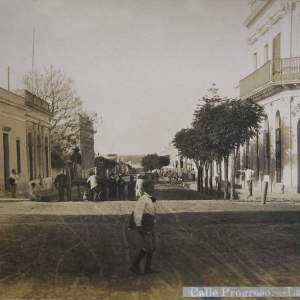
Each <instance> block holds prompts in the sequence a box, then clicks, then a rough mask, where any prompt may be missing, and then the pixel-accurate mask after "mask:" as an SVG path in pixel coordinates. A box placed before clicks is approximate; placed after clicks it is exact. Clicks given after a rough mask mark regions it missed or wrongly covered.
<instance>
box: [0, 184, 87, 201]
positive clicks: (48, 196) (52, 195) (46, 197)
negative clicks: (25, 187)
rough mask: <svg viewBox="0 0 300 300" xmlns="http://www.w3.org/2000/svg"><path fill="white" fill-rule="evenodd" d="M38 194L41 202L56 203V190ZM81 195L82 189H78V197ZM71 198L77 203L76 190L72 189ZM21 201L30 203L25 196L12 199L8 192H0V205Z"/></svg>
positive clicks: (57, 197) (57, 196)
mask: <svg viewBox="0 0 300 300" xmlns="http://www.w3.org/2000/svg"><path fill="white" fill-rule="evenodd" d="M38 193H39V194H41V195H42V200H41V202H58V199H59V195H58V191H57V189H56V188H53V189H52V190H45V191H39V192H38ZM82 194H83V189H80V195H82ZM66 197H67V196H66V192H65V201H67V200H66ZM72 198H73V199H74V200H75V201H78V190H77V188H75V187H74V188H72ZM22 201H31V200H30V199H29V197H28V196H27V194H23V195H18V194H17V197H16V198H12V197H11V194H10V192H8V193H7V194H6V193H5V191H2V190H1V191H0V203H1V202H22Z"/></svg>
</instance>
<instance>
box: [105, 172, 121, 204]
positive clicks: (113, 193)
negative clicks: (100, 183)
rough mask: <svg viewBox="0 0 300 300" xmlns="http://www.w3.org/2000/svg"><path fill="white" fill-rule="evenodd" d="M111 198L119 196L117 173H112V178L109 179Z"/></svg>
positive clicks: (114, 198)
mask: <svg viewBox="0 0 300 300" xmlns="http://www.w3.org/2000/svg"><path fill="white" fill-rule="evenodd" d="M107 186H108V192H109V200H116V198H117V187H118V185H117V180H116V178H115V173H111V174H110V178H109V179H108V180H107Z"/></svg>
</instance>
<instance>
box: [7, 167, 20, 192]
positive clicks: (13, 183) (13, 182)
mask: <svg viewBox="0 0 300 300" xmlns="http://www.w3.org/2000/svg"><path fill="white" fill-rule="evenodd" d="M8 183H9V186H10V191H11V196H12V197H13V198H16V192H17V184H18V174H17V171H16V169H12V170H11V173H10V175H9V177H8Z"/></svg>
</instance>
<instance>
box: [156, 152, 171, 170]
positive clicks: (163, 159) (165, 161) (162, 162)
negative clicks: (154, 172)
mask: <svg viewBox="0 0 300 300" xmlns="http://www.w3.org/2000/svg"><path fill="white" fill-rule="evenodd" d="M158 163H159V169H161V168H162V167H164V166H168V165H169V164H170V156H168V155H162V156H159V158H158Z"/></svg>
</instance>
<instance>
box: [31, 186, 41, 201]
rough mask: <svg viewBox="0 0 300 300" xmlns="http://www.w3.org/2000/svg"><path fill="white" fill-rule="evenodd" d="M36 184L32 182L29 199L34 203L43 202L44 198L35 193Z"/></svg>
mask: <svg viewBox="0 0 300 300" xmlns="http://www.w3.org/2000/svg"><path fill="white" fill-rule="evenodd" d="M35 187H36V184H35V182H32V183H31V185H30V188H29V193H28V194H29V198H30V200H33V201H41V198H42V196H41V195H40V194H38V193H37V192H36V191H35Z"/></svg>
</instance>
